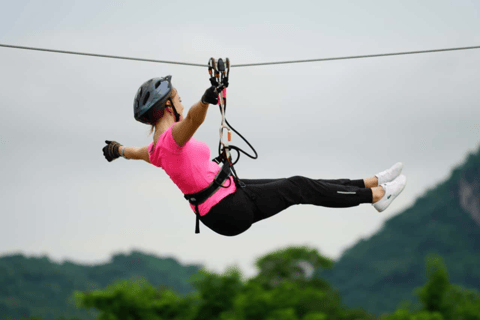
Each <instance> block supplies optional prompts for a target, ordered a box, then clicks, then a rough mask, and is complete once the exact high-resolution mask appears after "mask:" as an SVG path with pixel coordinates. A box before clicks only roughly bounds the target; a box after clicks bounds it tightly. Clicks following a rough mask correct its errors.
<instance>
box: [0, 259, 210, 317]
mask: <svg viewBox="0 0 480 320" xmlns="http://www.w3.org/2000/svg"><path fill="white" fill-rule="evenodd" d="M202 267H203V266H201V265H187V266H183V265H181V264H179V263H178V262H177V261H176V260H175V259H173V258H160V257H156V256H153V255H148V254H145V253H140V252H138V251H133V252H132V253H130V254H129V255H125V254H116V255H114V256H113V258H112V260H111V261H110V262H108V263H106V264H102V265H95V266H83V265H77V264H74V263H72V262H68V261H65V262H63V263H62V264H57V263H54V262H52V261H51V260H50V259H49V258H48V257H41V258H35V257H32V258H27V257H25V256H23V255H21V254H15V255H9V256H4V257H1V258H0V320H3V319H8V318H12V319H19V318H23V317H30V316H32V315H38V316H41V317H42V318H43V319H45V320H53V319H56V318H58V317H60V316H65V317H67V318H70V317H74V316H75V317H79V319H96V312H93V311H92V310H77V309H76V308H75V304H74V303H73V300H72V299H71V297H72V294H73V292H74V290H80V291H92V290H101V289H104V288H105V287H106V286H107V285H109V284H111V283H113V282H115V281H117V280H119V279H131V280H137V279H139V278H141V277H144V278H146V279H148V281H149V283H150V284H151V285H153V286H156V287H167V288H171V289H173V290H175V291H176V292H177V293H179V294H181V295H186V294H189V293H191V292H193V291H194V288H193V287H192V286H191V285H190V284H189V282H188V279H189V278H190V276H192V275H193V274H195V273H197V271H199V270H200V269H201V268H202Z"/></svg>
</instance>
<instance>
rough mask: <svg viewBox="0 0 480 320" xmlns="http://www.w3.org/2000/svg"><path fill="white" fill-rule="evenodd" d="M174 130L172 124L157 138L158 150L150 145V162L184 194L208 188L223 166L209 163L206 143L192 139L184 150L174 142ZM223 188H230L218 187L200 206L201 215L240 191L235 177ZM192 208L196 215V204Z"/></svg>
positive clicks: (208, 149)
mask: <svg viewBox="0 0 480 320" xmlns="http://www.w3.org/2000/svg"><path fill="white" fill-rule="evenodd" d="M172 128H173V125H172V126H171V127H170V128H168V130H167V131H165V132H163V133H162V135H161V136H160V137H158V140H157V144H156V145H155V148H154V147H153V142H152V143H151V144H150V145H149V146H148V153H149V158H150V163H151V164H153V165H154V166H156V167H160V168H162V169H163V170H165V172H166V173H167V174H168V176H169V177H170V179H172V181H173V183H175V184H176V185H177V187H178V188H179V189H180V190H181V191H182V193H183V194H190V193H196V192H198V191H200V190H202V189H205V188H206V187H208V186H209V185H210V183H212V181H213V179H215V176H216V175H217V173H218V172H219V171H220V169H221V168H220V166H219V165H218V164H217V163H216V162H213V161H211V160H210V148H209V147H208V145H207V144H206V143H204V142H201V141H198V140H195V139H194V138H190V140H189V141H188V142H187V143H186V144H185V145H184V146H183V147H180V146H179V145H178V144H177V143H176V142H175V140H174V139H173V134H172ZM223 186H224V187H226V186H230V187H228V188H219V189H218V190H217V192H215V193H214V194H213V195H212V196H211V197H210V198H208V199H207V200H206V201H205V202H204V203H202V204H200V205H199V206H198V210H199V213H200V215H201V216H204V215H206V214H207V213H208V211H210V209H211V208H212V207H213V206H214V205H216V204H217V203H219V202H220V200H222V199H223V198H225V197H226V196H228V195H229V194H232V193H234V192H235V191H236V190H237V188H236V186H235V182H234V180H233V177H232V176H230V177H229V178H228V179H227V180H226V181H225V183H224V184H223ZM190 208H191V209H192V210H193V212H195V206H194V205H191V204H190Z"/></svg>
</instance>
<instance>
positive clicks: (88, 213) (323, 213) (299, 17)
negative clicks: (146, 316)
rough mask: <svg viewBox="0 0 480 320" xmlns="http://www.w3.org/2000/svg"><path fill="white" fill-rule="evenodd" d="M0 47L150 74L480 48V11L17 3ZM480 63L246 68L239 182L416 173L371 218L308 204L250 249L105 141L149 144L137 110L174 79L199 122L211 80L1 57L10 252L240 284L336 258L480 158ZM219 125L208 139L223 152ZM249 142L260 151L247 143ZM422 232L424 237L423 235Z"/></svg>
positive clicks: (426, 58) (366, 212)
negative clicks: (191, 273) (267, 264)
mask: <svg viewBox="0 0 480 320" xmlns="http://www.w3.org/2000/svg"><path fill="white" fill-rule="evenodd" d="M0 3H1V6H0V8H1V10H0V43H2V44H10V45H18V46H31V47H40V48H50V49H57V50H67V51H80V52H90V53H97V54H109V55H117V56H132V57H139V58H145V59H158V60H169V61H182V62H190V63H200V64H207V62H208V59H209V58H210V57H215V58H219V57H224V58H225V57H229V58H230V60H231V62H232V64H241V63H258V62H271V61H284V60H300V59H316V58H328V57H342V56H354V55H366V54H377V53H390V52H399V51H416V50H429V49H439V48H452V47H467V46H478V45H480V33H479V30H480V2H478V1H466V0H455V1H453V0H452V1H439V0H435V1H421V2H420V1H405V0H403V1H380V0H378V1H294V2H292V1H264V2H260V1H251V0H245V1H236V2H233V3H230V2H220V1H168V2H167V1H135V2H134V1H128V2H126V1H124V2H123V3H122V2H119V1H91V0H84V1H76V2H75V3H73V1H60V0H51V1H21V0H18V1H5V0H1V2H0ZM479 64H480V50H466V51H453V52H445V53H431V54H420V55H406V56H393V57H382V58H369V59H355V60H340V61H331V62H315V63H301V64H288V65H272V66H261V67H251V68H232V71H231V73H230V86H229V88H228V98H229V100H228V107H227V119H228V120H229V122H230V124H231V125H233V127H234V128H235V129H237V131H240V133H241V134H242V135H243V136H244V137H246V138H247V139H248V140H249V142H250V143H251V144H252V145H253V146H254V147H255V148H256V150H257V152H258V154H259V158H258V159H257V160H252V159H250V158H248V157H246V156H245V155H242V157H241V159H240V162H239V163H238V164H237V165H236V170H237V173H238V175H239V177H240V178H249V179H257V178H283V177H290V176H294V175H303V176H306V177H310V178H317V179H319V178H323V179H336V178H350V179H361V178H367V177H371V176H373V175H374V174H376V173H378V172H380V171H383V170H385V169H387V168H389V167H390V166H392V165H393V164H394V163H396V162H398V161H401V162H403V163H404V174H405V175H406V176H407V179H408V182H407V186H406V188H405V190H404V191H403V193H402V194H401V195H400V196H399V197H398V198H397V199H396V200H395V201H394V202H393V204H392V205H391V206H390V207H389V208H388V209H387V210H386V211H384V212H382V213H379V212H377V211H376V210H375V209H374V208H373V207H372V205H370V204H362V205H360V206H358V207H354V208H346V209H331V208H324V207H315V206H296V207H291V208H289V209H287V210H286V211H283V212H281V213H279V214H278V215H276V216H274V217H272V218H270V219H267V220H264V221H261V222H259V223H257V224H254V225H253V226H252V227H251V228H250V229H249V230H248V231H246V232H245V233H243V234H241V235H239V236H236V237H224V236H221V235H218V234H216V233H214V232H213V231H211V230H210V229H208V228H207V227H206V226H204V225H201V226H200V229H201V233H200V234H195V233H194V231H195V215H194V213H193V212H192V211H191V209H190V208H189V205H188V202H187V201H186V200H185V199H184V198H183V195H182V193H181V192H180V190H179V189H178V188H177V187H176V186H175V185H174V184H173V182H172V181H171V180H170V179H169V177H168V176H167V174H166V173H165V172H164V171H163V170H162V169H160V168H157V167H155V166H153V165H150V164H148V163H146V162H144V161H142V160H138V161H133V160H131V161H127V160H125V159H122V158H121V159H118V160H116V161H113V162H111V163H109V162H107V161H106V160H105V158H104V156H103V153H102V148H103V147H104V145H105V143H104V141H105V140H115V141H118V142H120V143H121V144H123V145H125V146H136V147H142V146H146V145H148V144H150V143H151V142H152V139H153V136H149V135H148V133H149V126H147V125H145V124H142V123H140V122H137V121H135V119H134V117H133V98H134V96H135V93H136V92H137V90H138V88H139V86H140V85H141V84H142V83H143V82H145V81H146V80H148V79H151V78H154V77H162V76H166V75H172V76H173V79H172V80H173V84H174V86H175V87H176V88H177V89H178V91H179V93H180V96H181V97H182V100H183V104H184V106H185V115H186V113H187V111H188V108H190V106H191V105H193V104H194V103H196V102H197V101H198V100H199V99H200V98H201V96H202V94H203V93H204V91H205V90H206V89H207V88H208V87H209V84H210V83H209V80H208V72H207V69H206V68H200V67H191V66H179V65H170V64H157V63H148V62H135V61H126V60H116V59H105V58H96V57H83V56H75V55H67V54H58V53H48V52H39V51H27V50H19V49H10V48H1V47H0V87H1V90H0V205H1V207H0V208H1V209H0V210H1V215H0V255H1V256H3V255H7V254H12V253H19V252H20V253H24V254H26V255H27V256H37V257H38V256H42V255H47V256H48V257H50V258H51V259H52V260H54V261H56V262H61V261H64V260H70V261H74V262H76V263H81V264H88V265H93V264H98V263H104V262H107V261H108V260H109V259H110V258H111V255H112V254H114V253H118V252H122V253H129V252H130V251H131V250H132V249H138V250H141V251H144V252H147V253H151V254H155V255H158V256H162V257H175V258H176V259H178V260H179V261H180V262H181V263H184V264H187V263H199V264H204V265H205V266H206V267H207V268H208V269H209V270H212V271H215V272H223V271H224V270H225V269H226V267H228V266H231V265H238V266H239V267H240V268H241V270H242V271H244V273H245V276H246V277H251V276H253V275H255V274H256V273H257V270H256V269H255V267H254V265H253V263H254V260H255V259H256V258H258V257H260V256H262V255H264V254H267V253H269V252H272V251H274V250H276V249H281V248H284V247H286V246H296V245H308V246H311V247H313V248H316V249H317V250H319V252H320V253H322V254H324V255H326V256H328V257H331V258H333V259H337V258H339V257H340V255H341V253H342V252H343V251H344V250H346V249H347V248H348V247H351V246H352V245H354V244H355V243H356V242H358V241H359V240H360V239H362V238H369V237H370V236H371V235H373V234H375V233H376V232H377V231H378V230H379V229H381V228H382V225H383V223H384V222H385V221H386V220H387V219H389V218H391V217H392V216H395V215H397V214H399V213H400V212H402V211H403V210H405V209H407V208H408V207H409V206H411V205H412V204H414V202H415V201H416V199H417V198H418V197H419V196H421V195H422V194H424V193H425V192H426V191H427V190H428V189H430V188H433V187H434V186H435V185H436V184H437V183H439V182H442V181H444V180H445V179H446V178H448V176H449V173H450V171H451V170H452V168H454V167H455V166H457V165H459V164H461V163H462V162H463V161H464V160H465V157H466V155H467V154H468V153H469V152H473V151H476V150H477V149H478V147H479V137H480V121H479V120H480V108H479V101H480V91H479V90H478V87H479V81H480V74H479V72H478V69H479ZM219 125H220V113H219V111H218V107H216V106H213V107H210V109H209V112H208V115H207V119H206V120H205V122H204V123H203V125H202V127H200V129H199V130H198V131H197V133H196V134H195V136H194V137H195V138H196V139H198V140H201V141H204V142H206V143H207V144H208V145H209V146H210V148H211V152H212V158H213V157H215V156H216V155H217V147H218V138H219V136H218V128H219ZM232 144H233V145H237V146H239V147H241V148H242V149H244V150H246V151H247V152H250V151H249V149H248V146H247V145H246V144H244V143H243V142H242V141H241V138H240V137H238V136H237V135H235V134H234V135H233V141H232ZM422 227H423V226H418V228H422Z"/></svg>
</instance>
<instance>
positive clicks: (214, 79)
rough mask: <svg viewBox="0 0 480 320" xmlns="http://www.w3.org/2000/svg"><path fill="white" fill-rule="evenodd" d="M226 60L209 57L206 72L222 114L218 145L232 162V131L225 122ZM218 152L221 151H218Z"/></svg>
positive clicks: (227, 71) (228, 63)
mask: <svg viewBox="0 0 480 320" xmlns="http://www.w3.org/2000/svg"><path fill="white" fill-rule="evenodd" d="M225 61H226V62H225V63H224V62H223V59H222V58H220V59H218V64H217V62H216V60H215V59H214V58H210V60H209V61H208V73H209V74H210V83H211V84H212V86H214V87H216V92H217V93H218V106H219V108H220V113H221V115H222V122H221V124H220V130H219V133H220V145H221V146H222V147H223V152H225V156H226V158H227V160H228V161H229V162H230V164H232V156H231V154H230V147H229V142H230V141H232V132H231V129H230V127H229V126H228V124H227V123H226V114H225V113H226V108H227V87H228V76H229V75H230V60H229V59H228V58H226V60H225ZM224 130H227V134H228V135H227V141H224V139H223V137H224V135H223V134H224ZM219 153H221V152H220V151H219Z"/></svg>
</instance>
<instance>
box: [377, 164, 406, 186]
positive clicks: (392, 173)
mask: <svg viewBox="0 0 480 320" xmlns="http://www.w3.org/2000/svg"><path fill="white" fill-rule="evenodd" d="M402 169H403V163H401V162H397V163H395V164H394V165H393V166H392V167H391V168H390V169H387V170H385V171H382V172H380V173H377V174H376V175H375V177H377V178H378V185H381V184H384V183H387V182H390V181H392V180H393V179H395V178H396V177H398V176H399V175H400V173H402Z"/></svg>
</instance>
